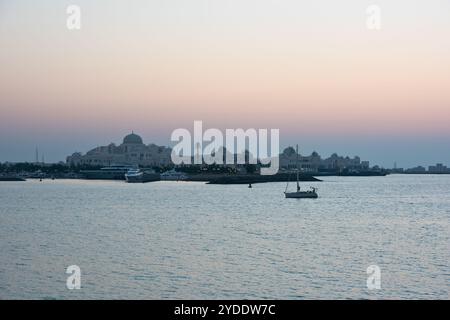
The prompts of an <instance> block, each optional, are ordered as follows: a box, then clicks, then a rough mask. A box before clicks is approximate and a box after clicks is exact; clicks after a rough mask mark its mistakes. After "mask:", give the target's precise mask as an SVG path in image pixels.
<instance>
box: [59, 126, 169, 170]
mask: <svg viewBox="0 0 450 320" xmlns="http://www.w3.org/2000/svg"><path fill="white" fill-rule="evenodd" d="M171 152H172V150H171V149H170V148H168V147H163V146H157V145H155V144H149V145H145V144H144V143H143V141H142V138H141V137H140V136H138V135H137V134H135V133H134V132H132V133H131V134H129V135H127V136H126V137H125V138H123V142H122V144H120V145H118V146H117V145H115V144H114V143H111V144H109V145H107V146H101V147H97V148H94V149H92V150H90V151H88V152H87V153H86V154H85V155H83V154H81V153H79V152H76V153H74V154H72V155H71V156H68V157H67V159H66V162H67V164H68V165H92V166H110V165H114V164H129V165H139V166H144V167H146V166H147V167H152V166H167V165H170V164H171V163H172V161H171V157H170V155H171Z"/></svg>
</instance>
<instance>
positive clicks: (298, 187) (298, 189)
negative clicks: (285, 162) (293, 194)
mask: <svg viewBox="0 0 450 320" xmlns="http://www.w3.org/2000/svg"><path fill="white" fill-rule="evenodd" d="M296 152H297V192H299V191H300V184H299V182H298V180H299V177H298V175H299V168H298V144H297V148H296Z"/></svg>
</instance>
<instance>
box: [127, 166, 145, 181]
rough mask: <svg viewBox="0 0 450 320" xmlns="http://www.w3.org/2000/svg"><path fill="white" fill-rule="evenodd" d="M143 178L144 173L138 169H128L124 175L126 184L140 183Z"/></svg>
mask: <svg viewBox="0 0 450 320" xmlns="http://www.w3.org/2000/svg"><path fill="white" fill-rule="evenodd" d="M143 177H144V172H142V171H141V170H140V169H130V170H128V171H127V173H125V180H127V182H142V181H143Z"/></svg>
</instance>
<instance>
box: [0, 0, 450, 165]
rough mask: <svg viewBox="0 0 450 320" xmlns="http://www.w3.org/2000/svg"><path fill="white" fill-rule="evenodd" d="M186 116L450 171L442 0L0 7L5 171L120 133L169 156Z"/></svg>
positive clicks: (172, 0)
mask: <svg viewBox="0 0 450 320" xmlns="http://www.w3.org/2000/svg"><path fill="white" fill-rule="evenodd" d="M70 4H76V5H79V6H80V7H81V11H82V17H81V18H82V28H81V30H79V31H69V30H68V29H67V28H66V19H67V14H66V8H67V6H68V5H70ZM371 4H377V5H379V6H380V8H381V10H382V11H381V18H382V25H381V26H382V28H381V30H379V31H374V30H369V29H367V27H366V19H367V14H366V9H367V7H368V6H369V5H371ZM194 120H203V122H204V126H205V127H215V128H220V129H225V128H239V127H242V128H279V129H280V138H281V146H282V147H285V146H287V145H289V144H295V143H298V144H299V145H300V149H301V153H302V154H309V153H311V152H312V151H313V150H316V151H318V152H319V153H320V154H321V155H322V156H323V157H326V156H329V155H330V154H331V153H333V152H337V153H339V154H343V155H350V156H354V155H359V156H361V158H363V159H366V160H370V161H371V163H372V164H380V165H382V166H385V167H392V166H393V163H394V161H397V164H398V166H403V167H410V166H415V165H419V164H421V165H429V164H434V163H436V162H443V163H444V164H447V165H449V166H450V1H449V0H428V1H423V0H412V1H411V0H409V1H406V0H390V1H387V0H383V1H375V0H373V1H365V0H343V1H333V0H315V1H300V0H239V1H238V0H191V1H186V0H153V1H152V0H148V1H146V0H128V1H127V0H109V1H100V0H97V1H92V0H90V1H87V0H86V1H85V0H72V1H49V0H40V1H35V0H0V161H33V160H34V150H35V147H36V146H37V147H38V148H39V150H40V152H42V153H44V154H45V160H46V161H55V162H56V161H61V160H65V157H66V156H67V155H69V154H71V153H73V152H74V151H81V152H86V151H88V150H89V149H91V148H93V147H95V146H98V145H106V144H108V143H110V142H115V143H120V142H121V140H122V137H123V136H124V135H126V134H127V133H129V132H131V130H134V131H135V132H136V133H138V134H140V135H141V136H142V137H143V139H144V142H147V143H150V142H154V143H157V144H162V145H169V144H170V134H171V132H172V131H173V130H174V129H176V128H180V127H185V128H189V129H192V126H193V121H194Z"/></svg>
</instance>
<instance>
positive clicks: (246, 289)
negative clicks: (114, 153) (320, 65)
mask: <svg viewBox="0 0 450 320" xmlns="http://www.w3.org/2000/svg"><path fill="white" fill-rule="evenodd" d="M322 179H323V181H322V182H302V183H301V187H302V188H303V189H307V188H309V186H314V187H317V188H318V194H319V198H318V199H285V197H284V194H283V192H284V191H285V188H286V184H285V183H262V184H254V185H253V188H248V186H247V185H209V184H205V183H200V182H175V181H173V182H169V181H159V182H152V183H146V184H127V183H126V182H123V181H87V180H43V181H42V182H40V181H39V180H28V181H26V182H0V299H450V175H400V174H398V175H389V176H386V177H323V178H322ZM288 188H290V189H291V190H293V189H294V185H292V184H291V185H290V186H288ZM71 266H72V267H71ZM73 266H75V269H76V271H73V270H75V269H74V267H73ZM78 271H79V272H78ZM75 273H76V274H75ZM74 275H76V278H74ZM74 279H75V280H74ZM77 279H78V280H77ZM77 281H78V282H77ZM74 284H77V285H76V286H74Z"/></svg>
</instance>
